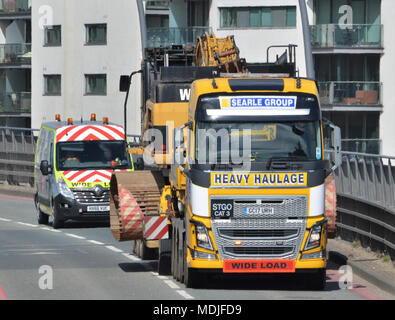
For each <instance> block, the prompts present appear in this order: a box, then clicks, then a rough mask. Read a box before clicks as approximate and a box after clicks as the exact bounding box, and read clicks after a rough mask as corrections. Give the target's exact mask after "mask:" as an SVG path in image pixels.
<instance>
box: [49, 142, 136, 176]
mask: <svg viewBox="0 0 395 320" xmlns="http://www.w3.org/2000/svg"><path fill="white" fill-rule="evenodd" d="M114 167H116V168H117V169H129V168H130V167H131V163H130V157H129V156H128V153H127V148H126V144H125V141H73V142H60V143H58V144H57V145H56V168H57V169H58V170H89V169H112V168H114Z"/></svg>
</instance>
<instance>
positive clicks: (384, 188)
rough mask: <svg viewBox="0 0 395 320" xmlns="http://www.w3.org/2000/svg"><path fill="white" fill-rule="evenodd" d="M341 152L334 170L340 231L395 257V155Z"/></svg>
mask: <svg viewBox="0 0 395 320" xmlns="http://www.w3.org/2000/svg"><path fill="white" fill-rule="evenodd" d="M342 154H343V163H342V165H341V166H340V167H339V168H337V169H336V171H335V182H336V193H337V222H336V227H337V233H338V235H339V236H340V237H341V238H342V239H344V240H348V241H359V242H360V243H361V244H362V246H363V247H367V248H370V249H371V250H372V251H380V252H381V253H384V254H389V255H390V257H391V259H392V260H395V193H394V192H395V186H394V181H395V157H389V156H382V155H372V154H365V153H352V152H342Z"/></svg>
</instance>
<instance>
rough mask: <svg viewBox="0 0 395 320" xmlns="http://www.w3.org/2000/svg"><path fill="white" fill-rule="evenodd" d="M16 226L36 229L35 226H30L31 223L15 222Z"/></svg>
mask: <svg viewBox="0 0 395 320" xmlns="http://www.w3.org/2000/svg"><path fill="white" fill-rule="evenodd" d="M17 224H20V225H22V226H25V227H30V228H37V225H35V224H31V223H26V222H20V221H17Z"/></svg>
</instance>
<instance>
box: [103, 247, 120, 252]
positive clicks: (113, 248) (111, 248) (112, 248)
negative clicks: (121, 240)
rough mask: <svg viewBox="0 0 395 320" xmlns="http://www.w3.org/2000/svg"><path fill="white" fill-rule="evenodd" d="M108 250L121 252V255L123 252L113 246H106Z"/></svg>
mask: <svg viewBox="0 0 395 320" xmlns="http://www.w3.org/2000/svg"><path fill="white" fill-rule="evenodd" d="M106 248H107V249H109V250H111V251H114V252H119V253H121V252H123V251H122V250H121V249H118V248H115V247H113V246H106Z"/></svg>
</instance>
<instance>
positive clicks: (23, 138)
mask: <svg viewBox="0 0 395 320" xmlns="http://www.w3.org/2000/svg"><path fill="white" fill-rule="evenodd" d="M35 131H38V130H36V129H26V128H11V127H0V181H7V182H8V183H9V184H12V185H19V184H23V183H24V184H29V185H30V186H31V187H33V184H34V153H35V150H36V138H35V136H34V132H35Z"/></svg>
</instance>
